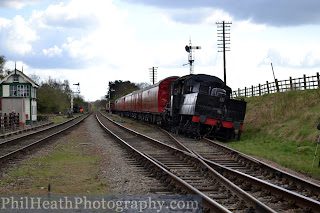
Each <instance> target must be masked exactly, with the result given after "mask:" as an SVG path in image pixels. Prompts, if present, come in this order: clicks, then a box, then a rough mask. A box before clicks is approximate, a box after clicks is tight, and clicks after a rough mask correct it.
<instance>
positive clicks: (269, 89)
mask: <svg viewBox="0 0 320 213" xmlns="http://www.w3.org/2000/svg"><path fill="white" fill-rule="evenodd" d="M267 89H268V94H270V89H269V82H268V81H267Z"/></svg>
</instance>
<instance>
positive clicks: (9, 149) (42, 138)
mask: <svg viewBox="0 0 320 213" xmlns="http://www.w3.org/2000/svg"><path fill="white" fill-rule="evenodd" d="M88 115H89V114H88ZM88 115H84V116H80V117H76V118H73V119H71V120H67V121H65V122H62V123H59V124H56V125H54V126H50V127H47V128H45V129H41V130H39V131H36V132H32V133H29V134H25V135H22V136H19V137H15V138H12V139H9V140H6V141H3V142H1V143H0V164H6V163H7V162H8V161H9V160H11V159H15V158H17V157H18V156H20V155H23V154H26V153H28V152H30V151H31V150H33V149H35V148H37V147H39V146H40V145H42V144H43V143H44V142H46V141H47V140H49V139H51V138H53V137H55V136H58V135H59V134H60V133H62V132H64V131H66V130H68V129H70V128H71V127H73V126H75V125H77V124H79V123H80V122H81V121H82V120H84V119H85V118H86V117H87V116H88Z"/></svg>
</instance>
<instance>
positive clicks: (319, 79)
mask: <svg viewBox="0 0 320 213" xmlns="http://www.w3.org/2000/svg"><path fill="white" fill-rule="evenodd" d="M317 80H318V88H320V76H319V73H318V72H317Z"/></svg>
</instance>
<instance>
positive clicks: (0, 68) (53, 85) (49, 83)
mask: <svg viewBox="0 0 320 213" xmlns="http://www.w3.org/2000/svg"><path fill="white" fill-rule="evenodd" d="M5 62H6V60H5V57H4V56H0V79H3V78H4V77H5V76H6V75H8V74H9V73H10V72H12V71H14V70H10V69H5V67H4V65H5ZM29 77H30V78H31V79H32V80H33V81H35V82H36V83H37V84H38V85H39V88H38V89H37V108H38V114H51V113H65V112H67V110H68V109H69V108H70V107H71V95H72V90H71V88H70V84H69V81H68V80H64V81H61V80H59V79H54V78H51V77H49V78H48V79H45V80H41V79H40V77H39V76H37V75H29ZM73 106H74V109H75V108H77V109H79V108H83V109H84V110H88V102H86V101H85V100H84V98H83V96H81V95H78V96H75V97H74V98H73Z"/></svg>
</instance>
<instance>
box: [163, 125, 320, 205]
mask: <svg viewBox="0 0 320 213" xmlns="http://www.w3.org/2000/svg"><path fill="white" fill-rule="evenodd" d="M161 130H162V131H163V132H165V133H166V134H167V135H168V136H169V137H170V138H171V139H173V140H174V141H175V142H176V143H177V144H179V145H180V146H183V147H185V150H187V151H188V152H190V153H193V154H195V155H196V156H198V157H199V158H201V159H202V160H203V161H204V162H206V163H207V164H208V165H209V166H210V167H212V168H214V169H215V170H216V171H218V172H219V173H221V174H224V176H226V175H229V176H235V177H237V178H241V179H244V180H246V181H249V182H250V183H252V184H253V185H255V186H258V187H261V186H262V187H263V188H264V189H265V190H270V191H273V193H274V194H276V195H278V196H285V197H287V198H288V199H289V200H291V201H294V202H295V203H298V204H299V206H300V207H302V208H306V209H309V208H312V210H313V211H317V210H319V209H320V202H319V201H316V200H314V199H311V198H308V197H306V196H303V195H301V194H299V193H295V192H292V191H290V190H287V189H285V188H282V187H280V186H277V185H275V184H272V183H269V182H267V181H264V180H261V179H259V178H256V177H253V176H251V175H248V174H245V173H243V172H240V171H237V170H234V169H231V168H229V167H226V166H223V165H221V164H218V163H215V162H213V161H212V160H208V159H206V158H204V157H202V155H201V154H199V153H197V152H196V151H194V150H191V149H190V148H188V147H187V146H185V145H184V144H183V143H181V142H180V141H179V140H177V139H176V138H175V137H173V136H172V135H171V134H170V133H169V132H167V131H166V130H163V129H161ZM206 140H207V141H210V140H209V139H206ZM210 142H211V141H210ZM214 144H215V145H219V146H222V148H224V149H227V150H231V151H232V152H235V153H237V154H238V155H239V156H242V157H244V158H246V159H247V160H250V161H251V162H252V161H253V162H256V163H259V164H260V163H261V164H265V163H263V162H261V161H259V160H257V159H255V158H253V157H251V156H248V155H246V154H244V153H241V152H239V151H237V150H234V149H232V148H229V147H226V146H224V145H221V144H218V143H216V142H214ZM265 165H266V166H269V165H267V164H265ZM270 167H271V166H270ZM272 168H273V167H272ZM274 169H276V168H274ZM278 171H279V172H282V171H280V170H278ZM288 175H290V174H288ZM294 177H296V176H294ZM301 180H302V181H304V180H303V179H301ZM314 185H316V184H314ZM319 190H320V189H319Z"/></svg>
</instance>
